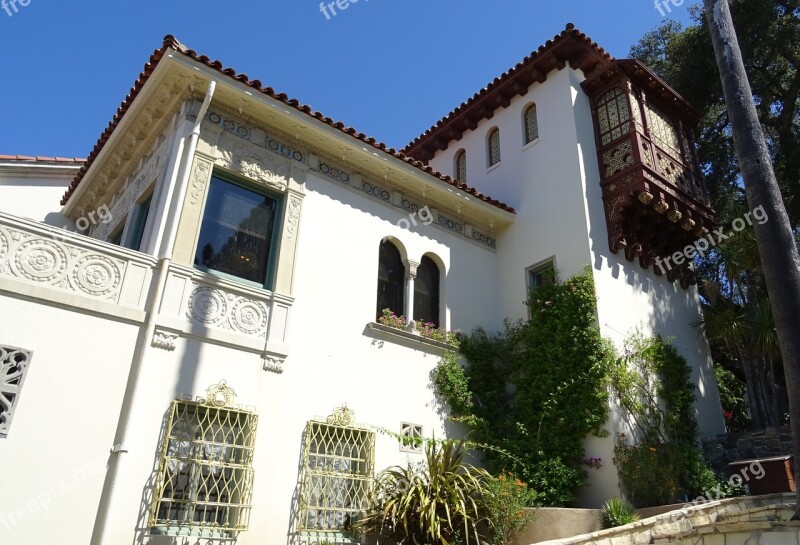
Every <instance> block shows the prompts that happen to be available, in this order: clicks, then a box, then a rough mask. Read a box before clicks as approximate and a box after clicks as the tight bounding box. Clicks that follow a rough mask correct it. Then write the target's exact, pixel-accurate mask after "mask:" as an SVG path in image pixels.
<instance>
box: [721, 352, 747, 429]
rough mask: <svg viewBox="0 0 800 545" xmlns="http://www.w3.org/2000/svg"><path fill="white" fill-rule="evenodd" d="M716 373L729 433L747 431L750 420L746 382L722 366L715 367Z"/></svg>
mask: <svg viewBox="0 0 800 545" xmlns="http://www.w3.org/2000/svg"><path fill="white" fill-rule="evenodd" d="M714 371H715V372H716V374H717V386H718V387H719V397H720V400H721V401H722V411H723V414H724V416H725V424H726V425H727V426H728V431H731V432H736V431H744V430H747V429H748V428H749V425H750V419H749V418H748V417H747V403H746V402H745V400H744V396H745V382H744V381H743V380H742V379H740V378H739V377H737V376H736V375H735V374H734V373H733V372H731V371H729V370H728V369H726V368H724V367H722V366H721V365H715V366H714Z"/></svg>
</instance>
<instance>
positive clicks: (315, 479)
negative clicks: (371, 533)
mask: <svg viewBox="0 0 800 545" xmlns="http://www.w3.org/2000/svg"><path fill="white" fill-rule="evenodd" d="M339 411H348V412H347V413H341V412H339ZM337 413H338V414H347V415H348V417H347V418H344V419H341V418H338V417H337ZM316 429H325V430H333V433H334V434H336V436H338V437H342V436H344V437H347V436H348V434H350V435H352V436H354V437H361V438H363V443H360V444H358V443H357V444H356V447H355V448H358V449H362V450H363V451H364V454H365V455H364V456H363V458H358V459H357V460H358V461H357V465H361V464H362V463H363V466H364V470H363V471H362V472H358V473H354V472H346V471H335V470H334V471H330V472H326V471H325V470H324V468H323V469H322V470H319V469H317V470H312V469H311V468H310V463H309V457H310V456H318V457H323V458H324V457H328V458H335V457H336V456H337V454H336V450H337V449H336V446H338V445H341V444H342V443H341V442H340V443H336V444H335V446H334V448H333V449H332V451H333V454H331V453H329V452H328V451H326V452H320V451H315V452H314V453H312V452H311V447H312V443H313V441H314V438H315V437H318V436H319V435H320V434H319V432H317V433H315V430H316ZM375 435H376V434H375V431H374V430H372V429H370V428H368V427H366V426H360V425H354V424H353V423H352V412H350V410H349V409H347V408H346V407H344V408H342V409H337V411H335V412H334V414H333V415H332V416H330V417H328V418H327V419H314V420H309V421H308V422H307V423H306V428H305V432H304V436H303V456H302V462H301V463H302V475H301V478H300V489H299V494H298V511H297V523H296V529H297V532H298V533H300V534H302V535H318V536H324V537H325V538H334V539H337V538H339V539H346V538H351V537H353V534H352V533H351V532H350V531H349V530H348V529H347V528H346V527H345V526H340V527H336V528H311V527H310V524H309V520H310V519H311V516H312V515H311V513H312V512H314V517H315V520H318V517H324V518H325V519H326V520H329V518H328V515H329V512H331V511H333V512H334V513H337V512H344V513H345V514H344V517H343V518H347V517H348V516H349V513H347V511H352V512H355V513H358V512H361V511H363V510H364V509H366V507H367V505H368V502H369V496H368V491H369V488H370V486H371V485H372V482H373V480H374V478H375ZM342 452H343V451H342ZM350 452H352V450H351V451H350ZM339 458H340V459H343V458H347V459H349V460H350V461H351V462H352V461H353V458H352V457H346V456H344V453H342V455H341V456H339ZM362 460H363V462H362ZM336 461H338V460H336ZM333 465H335V463H334V464H333ZM337 481H338V482H337ZM348 481H355V482H356V483H357V484H358V487H359V488H360V492H357V494H358V495H357V496H356V497H355V499H356V500H357V503H358V505H349V506H344V507H339V506H335V507H333V508H331V506H329V505H321V506H312V505H311V499H310V498H311V495H312V494H313V493H316V495H317V498H319V496H320V495H324V494H325V490H326V489H327V487H329V486H331V485H330V483H331V482H333V483H334V484H333V486H337V485H338V486H352V483H348ZM320 490H322V492H320ZM344 496H345V497H347V496H349V492H347V493H345V495H344ZM328 497H330V496H328ZM334 497H340V496H336V495H334ZM348 499H349V498H348ZM336 516H337V515H336V514H334V517H336ZM350 522H351V523H352V522H354V521H353V520H352V519H350Z"/></svg>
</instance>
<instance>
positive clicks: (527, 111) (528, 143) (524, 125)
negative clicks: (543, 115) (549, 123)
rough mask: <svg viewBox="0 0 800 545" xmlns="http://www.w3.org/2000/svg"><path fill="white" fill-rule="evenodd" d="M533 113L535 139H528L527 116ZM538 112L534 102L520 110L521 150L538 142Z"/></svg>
mask: <svg viewBox="0 0 800 545" xmlns="http://www.w3.org/2000/svg"><path fill="white" fill-rule="evenodd" d="M531 112H533V119H534V122H535V123H534V124H535V126H536V138H529V137H530V134H529V131H528V115H529V114H530V113H531ZM539 136H540V134H539V110H538V108H537V106H536V103H535V102H531V103H530V104H528V105H527V106H525V108H524V109H523V110H522V145H523V149H527V148H528V147H529V146H532V145H533V144H535V143H536V142H538V141H539Z"/></svg>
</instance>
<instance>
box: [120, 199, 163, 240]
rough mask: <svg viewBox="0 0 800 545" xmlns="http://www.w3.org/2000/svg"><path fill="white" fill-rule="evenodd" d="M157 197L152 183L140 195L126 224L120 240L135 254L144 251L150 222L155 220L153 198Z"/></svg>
mask: <svg viewBox="0 0 800 545" xmlns="http://www.w3.org/2000/svg"><path fill="white" fill-rule="evenodd" d="M154 196H155V183H151V184H150V185H149V186H148V188H147V189H146V190H145V191H143V192H142V194H141V195H139V198H138V199H137V200H136V204H134V205H133V210H132V211H131V213H130V214H129V215H128V217H127V220H126V221H125V222H124V225H125V228H124V231H123V233H122V237H121V239H120V245H121V246H123V247H124V248H128V249H129V250H133V251H135V252H141V251H142V243H143V242H144V241H145V238H146V237H145V234H146V233H147V227H148V222H150V221H152V218H153V213H152V212H153V197H154Z"/></svg>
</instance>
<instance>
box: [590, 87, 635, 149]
mask: <svg viewBox="0 0 800 545" xmlns="http://www.w3.org/2000/svg"><path fill="white" fill-rule="evenodd" d="M630 119H631V113H630V109H629V108H628V97H627V95H625V93H624V92H623V91H622V89H620V88H619V87H614V88H613V89H611V90H610V91H608V92H607V93H605V94H604V95H603V96H602V97H600V99H599V100H598V101H597V122H598V125H599V126H600V138H601V140H602V143H603V145H604V146H605V145H606V144H610V143H611V142H613V141H614V140H616V139H617V138H619V137H621V136H622V135H624V134H628V133H629V132H631V123H630Z"/></svg>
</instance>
